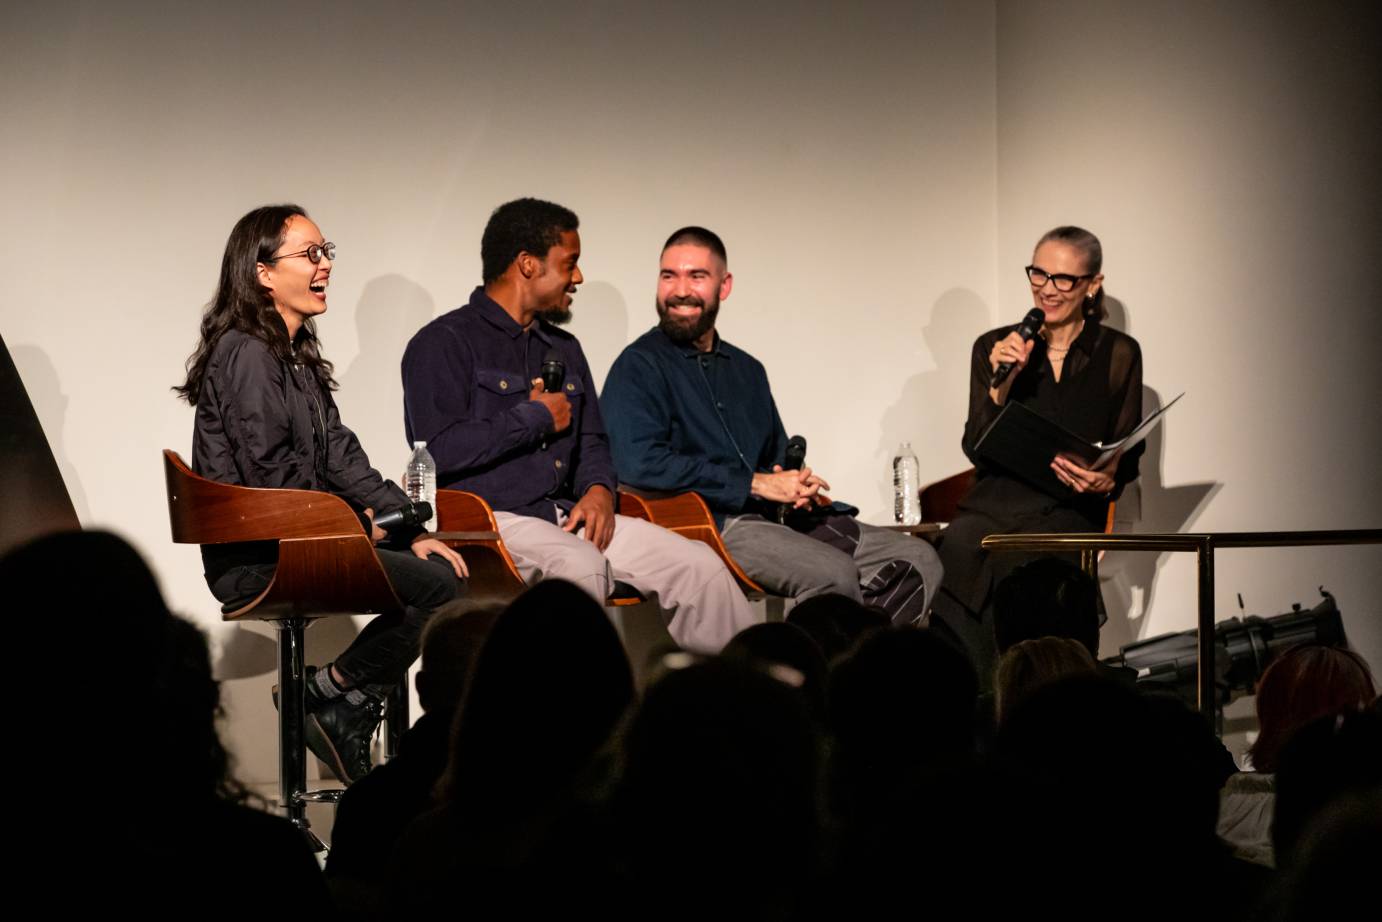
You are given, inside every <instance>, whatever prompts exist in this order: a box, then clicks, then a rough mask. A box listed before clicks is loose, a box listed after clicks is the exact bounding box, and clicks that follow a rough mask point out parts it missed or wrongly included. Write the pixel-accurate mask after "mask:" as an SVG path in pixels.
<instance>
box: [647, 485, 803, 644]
mask: <svg viewBox="0 0 1382 922" xmlns="http://www.w3.org/2000/svg"><path fill="white" fill-rule="evenodd" d="M619 511H620V512H621V513H623V514H624V515H627V516H632V517H633V518H638V519H644V520H646V521H649V522H652V523H653V524H654V525H660V526H662V527H663V528H665V529H667V530H668V531H672V532H676V533H677V534H679V535H681V536H682V537H683V538H688V539H690V540H692V541H699V542H701V543H702V544H706V545H709V546H710V549H711V550H712V551H714V552H715V553H716V555H717V556H719V558H720V560H721V561H723V562H724V565H725V567H726V569H728V570H729V572H730V573H733V574H734V578H735V580H736V581H738V583H739V588H741V589H743V590H744V595H745V597H747V598H748V600H749V601H751V602H753V601H758V600H760V599H761V600H763V603H764V606H765V607H766V609H767V612H768V615H769V618H770V620H778V621H780V620H782V613H783V610H784V609H785V608H786V603H787V600H786V599H785V598H783V597H782V596H779V595H774V594H772V593H770V592H768V591H767V590H766V589H764V588H763V587H762V586H760V585H758V583H756V582H754V581H753V579H752V578H751V577H750V576H749V575H748V574H747V573H745V572H744V568H743V567H741V566H739V563H738V561H736V560H735V559H734V558H733V557H731V556H730V553H729V549H728V548H726V547H725V542H724V539H723V538H722V537H720V530H719V529H718V528H716V527H715V517H714V516H713V515H711V514H710V507H709V506H707V505H706V504H705V500H704V499H702V498H701V496H700V494H698V493H663V492H658V491H654V490H643V489H640V488H637V487H630V486H623V487H621V488H620V490H619Z"/></svg>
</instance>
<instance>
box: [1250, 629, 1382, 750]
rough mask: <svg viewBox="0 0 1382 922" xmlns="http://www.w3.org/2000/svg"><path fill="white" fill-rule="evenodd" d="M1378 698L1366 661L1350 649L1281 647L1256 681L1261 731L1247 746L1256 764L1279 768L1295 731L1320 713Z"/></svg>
mask: <svg viewBox="0 0 1382 922" xmlns="http://www.w3.org/2000/svg"><path fill="white" fill-rule="evenodd" d="M1375 697H1377V688H1376V686H1374V684H1373V681H1372V673H1371V672H1370V671H1369V670H1368V664H1367V662H1366V661H1364V659H1363V658H1362V657H1361V656H1359V655H1358V654H1357V653H1354V652H1353V651H1352V650H1345V649H1343V648H1342V647H1330V646H1325V645H1323V644H1301V645H1299V646H1295V647H1292V648H1291V649H1289V650H1286V651H1283V652H1282V653H1280V654H1278V655H1277V656H1276V658H1275V659H1273V660H1272V662H1271V664H1270V665H1268V666H1267V669H1266V671H1265V672H1263V673H1262V678H1261V679H1259V680H1258V683H1257V723H1258V726H1259V728H1260V732H1259V734H1258V737H1257V740H1256V741H1255V742H1254V743H1253V745H1252V749H1251V750H1249V752H1250V753H1251V755H1252V766H1253V768H1254V769H1256V770H1257V771H1260V772H1271V771H1275V770H1276V763H1277V758H1278V756H1279V755H1280V753H1281V747H1282V746H1283V745H1285V743H1286V741H1287V740H1288V739H1290V737H1291V734H1293V733H1295V732H1296V731H1297V730H1299V729H1300V728H1301V727H1303V726H1305V725H1306V724H1308V723H1310V722H1311V721H1314V720H1317V719H1319V718H1320V717H1324V716H1326V715H1329V714H1338V713H1341V712H1343V711H1357V710H1361V709H1363V708H1365V707H1367V706H1368V704H1369V703H1371V701H1372V700H1373V698H1375Z"/></svg>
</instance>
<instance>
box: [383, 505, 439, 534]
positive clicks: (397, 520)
mask: <svg viewBox="0 0 1382 922" xmlns="http://www.w3.org/2000/svg"><path fill="white" fill-rule="evenodd" d="M431 517H432V504H431V503H428V502H424V501H422V500H419V501H418V502H415V503H405V504H404V505H402V506H399V507H398V508H397V509H395V510H394V511H393V512H386V513H384V514H383V515H377V516H375V517H374V524H375V525H378V526H379V527H380V528H382V529H384V530H385V531H386V532H388V533H389V534H393V533H394V532H395V531H400V530H402V529H405V528H417V527H418V526H420V525H422V524H423V523H424V522H426V521H427V520H428V519H430V518H431Z"/></svg>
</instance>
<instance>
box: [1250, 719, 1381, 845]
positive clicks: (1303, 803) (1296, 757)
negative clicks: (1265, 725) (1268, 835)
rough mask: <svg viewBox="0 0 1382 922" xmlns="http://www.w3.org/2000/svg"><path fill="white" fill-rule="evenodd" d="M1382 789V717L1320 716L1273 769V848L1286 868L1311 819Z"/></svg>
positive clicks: (1288, 743) (1301, 732)
mask: <svg viewBox="0 0 1382 922" xmlns="http://www.w3.org/2000/svg"><path fill="white" fill-rule="evenodd" d="M1379 790H1382V716H1379V715H1378V714H1377V713H1376V711H1375V710H1367V711H1349V712H1347V713H1343V712H1341V713H1338V714H1331V715H1327V716H1325V717H1321V718H1319V719H1318V720H1315V721H1313V722H1311V723H1309V724H1307V725H1305V726H1304V727H1301V728H1299V729H1298V730H1297V731H1296V732H1295V733H1294V734H1292V736H1291V737H1290V738H1289V739H1288V740H1287V741H1286V742H1285V744H1284V745H1283V746H1282V747H1281V752H1280V754H1279V757H1278V761H1277V766H1276V803H1275V806H1274V816H1273V821H1272V847H1273V849H1274V851H1275V853H1276V863H1277V867H1278V868H1291V867H1292V866H1293V865H1294V864H1295V863H1296V860H1297V851H1298V849H1299V848H1300V845H1301V842H1302V839H1303V837H1304V835H1305V833H1306V831H1307V829H1309V827H1310V824H1311V822H1312V820H1314V818H1315V817H1316V816H1317V815H1319V814H1320V813H1321V812H1322V811H1324V810H1325V808H1326V807H1328V806H1329V804H1331V803H1332V802H1334V801H1336V800H1338V799H1340V798H1344V797H1357V796H1366V795H1368V794H1376V793H1377V792H1378V791H1379Z"/></svg>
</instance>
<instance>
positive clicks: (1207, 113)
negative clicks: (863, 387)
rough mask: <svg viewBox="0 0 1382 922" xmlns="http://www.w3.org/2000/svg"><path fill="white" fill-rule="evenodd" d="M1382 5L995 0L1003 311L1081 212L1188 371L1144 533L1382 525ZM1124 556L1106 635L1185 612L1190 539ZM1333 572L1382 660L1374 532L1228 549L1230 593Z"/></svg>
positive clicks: (1135, 317)
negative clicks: (1380, 313) (1328, 544)
mask: <svg viewBox="0 0 1382 922" xmlns="http://www.w3.org/2000/svg"><path fill="white" fill-rule="evenodd" d="M1377 9H1378V7H1377V5H1376V4H1373V3H1361V2H1360V3H1337V2H1330V3H1322V4H1309V5H1305V4H1287V3H1270V4H1264V3H1256V2H1237V3H1223V2H1220V3H1192V2H1174V3H1168V2H1160V3H1157V2H1153V3H1118V4H1110V3H1103V2H1094V0H1088V2H1082V0H1062V2H1059V3H1055V2H1021V3H1000V4H998V8H997V10H998V13H997V37H998V45H997V47H998V227H999V235H998V253H999V266H1000V271H999V274H998V279H997V282H998V292H999V294H998V296H999V298H1000V299H1002V300H1003V303H1004V305H1005V307H1004V313H1005V315H1006V314H1012V313H1014V312H1016V311H1017V310H1019V309H1020V307H1021V305H1022V304H1023V303H1025V302H1024V298H1025V291H1026V285H1025V283H1024V280H1023V279H1022V276H1021V274H1020V272H1021V268H1020V267H1021V266H1023V265H1025V264H1026V262H1027V261H1028V259H1029V258H1030V254H1031V248H1032V244H1033V242H1034V241H1035V239H1036V238H1037V237H1038V236H1039V235H1040V234H1041V233H1042V231H1044V230H1045V229H1046V228H1047V227H1048V226H1050V225H1052V224H1055V223H1063V222H1070V223H1077V224H1082V225H1085V226H1087V227H1089V228H1091V229H1093V230H1094V231H1095V232H1096V233H1098V234H1099V235H1100V236H1101V237H1102V239H1103V242H1104V248H1105V262H1104V271H1105V274H1106V275H1107V291H1108V293H1109V295H1110V296H1111V297H1112V298H1114V299H1116V300H1117V302H1118V304H1117V305H1115V311H1114V320H1115V322H1118V323H1119V324H1120V325H1121V326H1122V328H1123V329H1125V330H1127V331H1128V332H1129V333H1131V334H1132V335H1134V336H1136V337H1137V338H1138V340H1139V341H1140V342H1141V344H1142V348H1143V354H1144V358H1145V384H1146V386H1147V387H1148V388H1149V389H1150V391H1151V392H1152V393H1151V394H1149V396H1151V397H1154V398H1155V399H1158V400H1161V401H1166V400H1169V399H1171V398H1173V397H1174V396H1175V395H1176V394H1178V393H1180V392H1181V391H1185V392H1186V397H1185V399H1184V400H1183V401H1182V402H1181V404H1179V405H1178V406H1177V407H1176V408H1175V409H1174V410H1172V411H1171V414H1170V415H1169V416H1168V418H1167V421H1166V424H1165V428H1164V430H1163V432H1162V433H1161V434H1160V437H1159V438H1157V439H1155V440H1154V442H1153V444H1152V445H1151V451H1150V452H1149V455H1148V457H1147V459H1146V461H1145V462H1144V465H1143V478H1142V479H1143V482H1142V485H1141V487H1142V489H1141V494H1142V503H1141V508H1140V510H1138V509H1136V508H1130V509H1129V510H1128V513H1129V516H1131V517H1135V519H1136V521H1135V523H1133V524H1132V527H1136V528H1137V529H1138V530H1142V531H1177V530H1187V531H1188V530H1211V531H1214V530H1217V531H1240V530H1241V531H1249V530H1264V529H1265V530H1272V529H1322V528H1368V527H1371V528H1376V527H1378V526H1379V525H1382V489H1380V488H1379V483H1382V479H1380V478H1379V476H1378V474H1377V458H1378V457H1379V455H1380V454H1382V425H1379V415H1378V411H1377V409H1376V406H1375V404H1376V402H1377V394H1378V387H1377V383H1376V373H1375V371H1374V370H1373V366H1374V365H1375V364H1376V362H1377V356H1378V355H1379V348H1378V347H1379V346H1382V335H1379V332H1378V331H1379V329H1380V327H1379V324H1378V322H1377V309H1376V300H1377V295H1376V291H1377V280H1376V271H1377V266H1378V264H1379V259H1378V257H1379V256H1380V255H1382V252H1379V249H1380V248H1382V182H1379V175H1378V163H1379V160H1380V159H1382V128H1380V127H1379V125H1380V124H1382V123H1379V115H1382V105H1379V102H1382V67H1379V60H1378V55H1377V49H1378V47H1379V43H1378V39H1379V37H1382V33H1379V29H1378V13H1377ZM1008 303H1011V304H1013V305H1015V306H1014V307H1012V308H1008V307H1007V306H1006V305H1007V304H1008ZM1129 505H1130V506H1133V507H1135V504H1129ZM1108 564H1109V565H1108V566H1107V567H1106V568H1105V571H1106V575H1110V576H1114V577H1115V578H1114V579H1113V581H1112V584H1111V585H1110V586H1108V587H1107V588H1106V593H1105V595H1106V598H1107V599H1108V600H1109V602H1110V603H1111V607H1112V608H1114V611H1113V621H1112V622H1111V624H1110V625H1109V629H1108V630H1106V631H1105V634H1104V642H1105V647H1106V649H1107V648H1108V646H1109V645H1111V644H1112V645H1116V644H1117V643H1120V642H1126V640H1127V639H1129V638H1130V637H1132V636H1143V637H1145V636H1151V635H1155V634H1157V633H1161V632H1164V631H1170V630H1182V629H1185V628H1188V627H1192V626H1193V624H1194V618H1195V590H1194V579H1195V577H1194V572H1195V571H1194V564H1193V557H1191V556H1188V555H1185V556H1179V557H1175V558H1162V559H1161V560H1159V561H1158V560H1156V559H1155V558H1153V557H1151V556H1150V555H1125V556H1124V557H1123V558H1122V559H1113V560H1110V561H1109V562H1108ZM1320 584H1324V585H1325V587H1326V588H1328V589H1329V590H1330V591H1332V592H1334V593H1335V594H1336V596H1337V597H1338V601H1339V606H1340V608H1341V609H1342V610H1343V611H1344V613H1345V623H1346V627H1347V629H1348V631H1349V633H1350V635H1351V638H1352V640H1353V642H1354V643H1355V645H1356V646H1358V647H1359V648H1360V649H1361V650H1362V651H1363V652H1364V654H1365V655H1366V656H1367V657H1368V658H1369V660H1370V661H1371V662H1372V663H1373V666H1374V669H1376V668H1377V667H1378V666H1379V665H1382V549H1379V548H1377V547H1376V546H1373V547H1369V548H1304V549H1290V550H1255V551H1246V550H1240V551H1226V552H1221V553H1220V555H1219V561H1218V573H1217V596H1216V603H1217V609H1218V611H1219V614H1220V616H1221V617H1228V616H1229V615H1232V614H1235V613H1237V599H1236V597H1235V596H1236V594H1237V593H1240V592H1241V593H1242V595H1243V598H1244V602H1245V604H1246V609H1247V611H1248V612H1249V613H1256V614H1262V615H1271V614H1278V613H1280V612H1282V611H1285V610H1288V609H1289V607H1290V605H1291V603H1292V602H1295V601H1300V602H1302V603H1304V604H1305V606H1306V607H1311V606H1313V605H1314V604H1315V602H1317V601H1318V600H1319V596H1318V594H1317V593H1316V592H1315V587H1316V586H1318V585H1320ZM1149 599H1150V602H1151V604H1150V606H1149V605H1148V601H1149Z"/></svg>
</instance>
